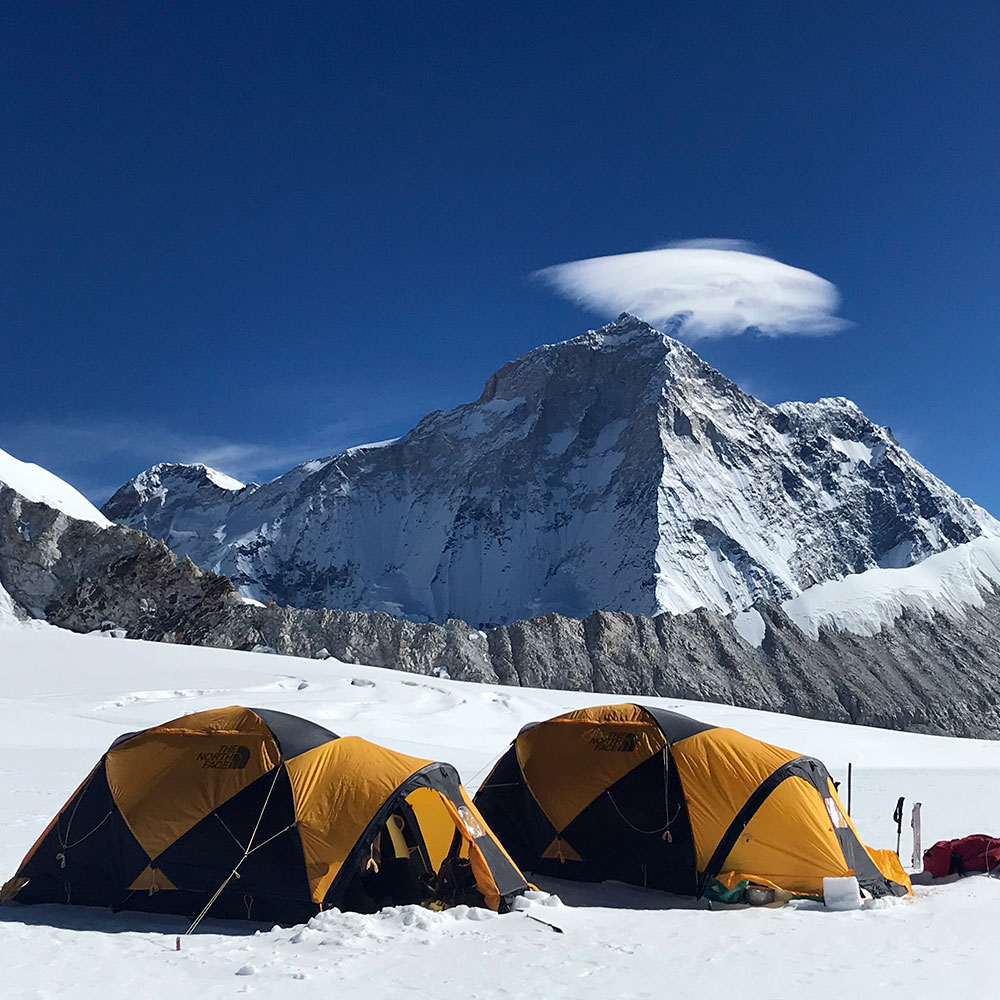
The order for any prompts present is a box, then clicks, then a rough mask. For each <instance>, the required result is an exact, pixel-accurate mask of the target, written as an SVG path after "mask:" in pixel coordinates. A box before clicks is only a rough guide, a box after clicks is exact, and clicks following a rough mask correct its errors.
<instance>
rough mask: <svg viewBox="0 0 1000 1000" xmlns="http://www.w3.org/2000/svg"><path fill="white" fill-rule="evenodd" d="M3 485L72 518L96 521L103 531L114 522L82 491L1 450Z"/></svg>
mask: <svg viewBox="0 0 1000 1000" xmlns="http://www.w3.org/2000/svg"><path fill="white" fill-rule="evenodd" d="M0 486H9V487H10V488H11V489H12V490H14V491H15V492H16V493H20V494H21V496H23V497H24V498H25V499H26V500H32V501H34V502H35V503H44V504H48V505H49V506H50V507H54V508H55V509H56V510H61V511H62V512H63V513H64V514H68V515H69V516H70V517H75V518H78V519H80V520H82V521H93V522H94V524H97V525H99V526H100V527H102V528H106V527H108V526H109V525H110V524H111V522H110V521H109V520H108V519H107V518H106V517H105V516H104V515H103V514H102V513H101V512H100V511H99V510H98V509H97V508H96V507H95V506H94V505H93V504H92V503H91V502H90V501H89V500H88V499H87V498H86V497H85V496H84V495H83V494H82V493H80V492H78V491H77V490H75V489H74V488H73V487H72V486H70V485H69V483H66V482H63V480H61V479H60V478H59V477H58V476H54V475H53V474H52V473H51V472H49V471H48V470H47V469H43V468H42V467H41V466H40V465H32V464H30V463H28V462H21V461H18V459H16V458H14V456H13V455H8V454H7V452H5V451H0Z"/></svg>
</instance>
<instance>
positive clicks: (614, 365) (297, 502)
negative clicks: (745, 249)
mask: <svg viewBox="0 0 1000 1000" xmlns="http://www.w3.org/2000/svg"><path fill="white" fill-rule="evenodd" d="M181 483H183V488H181V485H180V484H181ZM105 513H106V514H107V515H108V516H109V517H113V518H115V519H117V520H122V521H124V522H125V523H127V524H129V525H131V526H134V527H141V528H143V529H144V530H146V531H148V532H150V533H151V534H153V535H154V536H156V537H159V538H162V539H164V540H165V541H167V543H168V544H169V545H170V546H171V547H172V548H174V549H175V550H177V551H178V552H180V553H181V554H189V555H191V557H192V558H193V559H194V560H195V562H196V563H198V564H199V565H202V566H204V567H206V568H209V569H213V570H216V571H219V572H224V573H226V574H227V575H229V576H230V577H231V578H232V579H233V580H234V581H235V582H236V583H237V585H238V586H239V587H240V588H241V590H242V591H243V593H244V594H246V595H247V596H250V597H254V598H256V599H259V600H267V599H271V598H273V599H275V600H277V601H278V602H279V603H285V604H291V605H296V606H300V607H302V606H304V607H341V608H345V609H349V610H359V611H361V610H363V611H373V610H383V611H388V612H389V613H391V614H394V615H397V616H402V617H406V618H411V619H413V620H433V621H445V620H446V619H448V618H451V617H454V618H462V619H464V620H466V621H470V622H472V623H475V624H488V623H497V622H505V621H513V620H517V619H521V618H530V617H532V616H534V615H537V614H542V613H546V612H559V613H561V614H564V615H570V616H575V617H585V616H586V615H587V614H589V613H590V612H591V611H593V610H594V609H601V610H612V611H628V612H633V613H640V614H655V613H659V612H662V611H670V612H674V613H681V612H686V611H689V610H692V609H695V608H699V607H709V608H715V609H718V610H721V611H723V612H726V613H729V612H732V611H742V610H743V609H746V608H749V607H751V606H752V605H753V604H754V603H755V602H756V601H759V600H777V601H782V600H787V599H789V598H791V597H794V596H795V595H797V594H799V593H801V592H802V591H803V590H805V589H806V588H808V587H810V586H812V585H813V584H815V583H818V582H822V581H826V580H835V579H839V578H842V577H844V576H847V575H850V574H854V573H859V572H862V571H864V570H865V569H869V568H873V567H879V566H882V567H891V566H907V565H912V564H913V563H916V562H919V561H920V560H921V559H923V558H925V557H926V556H927V555H929V554H931V553H934V552H938V551H942V550H943V549H946V548H948V547H950V546H953V545H957V544H960V543H962V542H964V541H968V540H970V539H972V538H975V537H977V536H978V535H979V534H980V533H981V531H982V530H983V529H982V527H981V521H980V515H979V514H978V513H977V510H976V508H975V505H974V504H972V503H971V502H970V501H966V500H963V499H962V498H960V497H958V496H957V495H956V494H955V493H954V492H953V491H952V490H950V489H949V488H948V487H947V486H945V484H943V483H941V482H940V481H939V480H937V479H936V478H935V477H934V476H932V475H931V474H930V473H929V472H928V471H927V470H926V469H924V468H923V467H922V466H920V465H919V463H917V462H916V461H915V460H914V459H913V458H912V457H911V456H909V455H908V454H907V453H906V452H905V450H904V449H902V448H901V447H899V446H898V445H897V444H896V443H895V441H894V440H893V439H892V437H891V435H890V434H889V432H888V431H887V430H885V429H883V428H880V427H878V426H877V425H875V424H874V423H872V422H871V421H869V420H868V419H867V418H866V417H865V416H864V414H863V413H862V412H861V411H860V409H858V407H857V406H855V405H854V404H853V403H851V402H850V401H848V400H845V399H823V400H819V401H817V402H815V403H786V404H783V405H781V406H778V407H773V408H772V407H769V406H767V405H766V404H765V403H763V402H761V401H760V400H758V399H755V398H754V397H753V396H751V395H749V394H747V393H745V392H743V391H742V390H741V389H740V388H739V387H738V386H737V385H736V384H735V383H733V382H731V381H730V380H729V379H727V378H726V377H725V376H724V375H722V374H721V373H720V372H718V371H716V370H715V369H714V368H712V367H711V366H710V365H708V364H707V363H706V362H704V361H703V360H702V359H701V358H700V357H699V356H698V355H697V354H696V353H695V352H694V351H692V350H690V349H689V348H688V347H686V346H684V345H683V344H682V343H680V342H679V341H678V340H676V339H674V338H672V337H670V336H669V335H667V334H666V333H663V332H661V331H658V330H655V329H654V328H653V327H651V326H650V325H649V324H647V323H644V322H643V321H642V320H639V319H637V318H636V317H634V316H631V315H628V314H623V315H621V316H619V317H618V319H616V320H615V321H613V322H612V323H609V324H607V325H606V326H604V327H601V328H600V329H597V330H592V331H588V332H587V333H585V334H583V335H582V336H580V337H576V338H573V339H571V340H566V341H563V342H561V343H556V344H550V345H546V346H543V347H539V348H536V349H535V350H533V351H530V352H529V353H528V354H526V355H524V356H523V357H521V358H519V359H517V360H515V361H512V362H510V363H509V364H507V365H504V366H503V367H502V368H501V369H500V370H499V371H498V372H496V373H495V374H494V375H493V376H491V378H490V379H489V380H488V381H487V383H486V386H485V389H484V391H483V394H482V395H481V396H480V398H479V399H478V400H476V401H475V402H471V403H466V404H463V405H461V406H458V407H456V408H455V409H453V410H450V411H435V412H434V413H431V414H428V415H427V416H426V417H424V418H423V419H422V420H421V421H420V422H419V423H418V424H417V426H416V427H414V428H413V430H411V431H410V432H409V433H408V434H406V435H404V436H403V437H402V438H400V439H398V440H396V441H393V442H390V443H387V444H386V445H384V446H381V447H374V448H366V449H352V450H350V451H349V452H346V453H345V454H343V455H340V456H337V457H335V458H332V459H328V460H324V461H322V462H315V463H307V464H306V465H304V466H300V467H298V468H297V469H295V470H292V472H290V473H288V474H287V475H286V476H282V477H279V478H278V479H276V480H273V481H272V482H270V483H268V484H266V485H265V486H263V487H260V488H259V489H258V488H246V489H226V488H222V487H220V486H219V485H218V484H217V483H215V482H213V481H212V479H211V477H210V476H209V474H208V472H207V471H205V470H204V469H203V468H201V469H198V468H197V467H190V466H185V467H180V468H178V467H176V466H159V467H154V469H152V470H149V472H148V473H145V474H143V476H140V477H137V480H135V481H133V483H131V484H127V485H126V487H123V489H122V490H120V491H119V492H118V494H116V495H115V497H113V498H112V500H111V501H109V503H108V505H106V507H105Z"/></svg>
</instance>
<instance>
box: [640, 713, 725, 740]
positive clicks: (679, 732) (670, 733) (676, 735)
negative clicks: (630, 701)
mask: <svg viewBox="0 0 1000 1000" xmlns="http://www.w3.org/2000/svg"><path fill="white" fill-rule="evenodd" d="M639 708H641V709H642V710H643V711H644V712H646V713H647V714H649V715H651V716H652V717H653V719H655V720H656V724H657V725H658V726H659V727H660V730H661V731H662V733H663V735H664V736H666V738H667V742H668V743H677V742H678V741H679V740H686V739H687V738H688V737H689V736H697V735H698V733H704V732H705V731H706V730H709V729H716V728H718V727H717V726H710V725H709V724H708V723H707V722H699V721H698V720H697V719H692V718H690V717H689V716H687V715H681V714H680V712H671V711H669V710H667V709H665V708H651V707H650V706H649V705H639Z"/></svg>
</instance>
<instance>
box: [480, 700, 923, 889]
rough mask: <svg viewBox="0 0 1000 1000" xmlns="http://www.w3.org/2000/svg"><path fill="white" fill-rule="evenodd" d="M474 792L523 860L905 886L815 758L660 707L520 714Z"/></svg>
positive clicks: (699, 883) (662, 877) (785, 883)
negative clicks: (525, 720)
mask: <svg viewBox="0 0 1000 1000" xmlns="http://www.w3.org/2000/svg"><path fill="white" fill-rule="evenodd" d="M475 801H476V805H477V806H478V808H479V811H480V812H481V813H482V815H483V816H484V817H485V819H486V821H487V822H488V823H489V824H490V826H491V827H492V829H494V830H495V831H496V833H497V836H498V837H500V838H501V839H502V841H503V843H504V844H505V846H506V847H507V849H508V850H509V851H510V853H511V856H512V857H513V859H514V860H515V861H516V862H517V863H518V864H519V865H520V866H521V867H522V868H523V869H524V870H525V871H529V872H537V873H539V874H548V875H553V876H557V877H560V878H568V879H581V880H605V879H616V880H619V881H622V882H628V883H632V884H635V885H643V886H650V887H655V888H660V889H666V890H669V891H671V892H674V893H679V894H683V895H691V896H702V895H705V894H706V893H707V894H708V895H709V896H712V895H716V894H717V895H718V898H724V896H725V893H726V892H727V891H728V890H732V889H734V888H735V887H736V886H738V885H739V884H740V883H741V882H742V881H743V880H747V881H749V882H751V883H754V884H757V885H764V886H770V887H772V888H775V889H780V890H782V891H785V892H789V893H798V894H803V895H814V896H821V895H822V892H823V878H824V877H845V876H849V875H856V876H857V879H858V882H859V884H860V886H861V888H862V889H864V890H867V892H868V893H870V894H871V895H872V896H876V897H877V896H884V895H889V894H892V895H905V894H906V893H907V892H909V891H911V889H910V881H909V878H908V877H907V875H906V873H905V872H904V871H903V868H902V866H901V865H900V863H899V859H898V858H897V857H896V855H895V854H894V853H893V852H892V851H874V850H871V849H869V848H867V847H865V846H864V844H863V843H862V841H861V839H860V837H859V836H858V832H857V830H856V829H855V828H854V824H853V823H852V822H851V818H850V817H849V816H848V815H847V813H846V811H845V810H844V807H843V806H842V805H841V803H840V799H839V798H838V796H837V790H836V787H835V786H834V783H833V781H832V779H831V778H830V775H829V773H828V772H827V770H826V768H825V767H824V766H823V764H822V763H821V762H820V761H818V760H815V759H814V758H812V757H804V756H802V755H800V754H797V753H794V752H792V751H790V750H783V749H781V748H780V747H775V746H771V745H770V744H768V743H762V742H760V741H759V740H755V739H752V738H751V737H749V736H745V735H744V734H743V733H740V732H736V731H735V730H733V729H725V728H720V727H715V726H709V725H706V724H704V723H701V722H697V721H695V720H694V719H690V718H687V717H686V716H683V715H679V714H677V713H675V712H668V711H664V710H662V709H658V708H648V707H643V706H640V705H633V704H625V705H603V706H600V707H596V708H585V709H581V710H579V711H576V712H569V713H568V714H566V715H560V716H558V717H557V718H554V719H549V720H548V721H547V722H541V723H538V724H536V725H532V726H527V727H525V728H524V729H523V730H522V731H521V733H520V735H519V736H518V737H517V739H516V740H515V741H514V742H513V744H511V747H510V749H509V750H508V751H507V752H506V753H505V754H504V756H503V757H501V758H500V760H499V762H498V763H497V765H496V766H495V767H494V769H493V771H492V772H491V774H490V775H489V777H488V778H487V779H486V781H485V782H484V783H483V785H482V787H481V788H480V790H479V792H478V794H477V795H476V800H475Z"/></svg>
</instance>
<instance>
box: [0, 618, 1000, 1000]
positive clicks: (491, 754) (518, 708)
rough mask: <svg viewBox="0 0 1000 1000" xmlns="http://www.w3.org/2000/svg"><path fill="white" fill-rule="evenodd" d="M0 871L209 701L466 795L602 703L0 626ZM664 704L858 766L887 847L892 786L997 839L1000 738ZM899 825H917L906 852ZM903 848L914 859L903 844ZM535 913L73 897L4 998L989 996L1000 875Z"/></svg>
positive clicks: (592, 901)
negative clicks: (321, 737)
mask: <svg viewBox="0 0 1000 1000" xmlns="http://www.w3.org/2000/svg"><path fill="white" fill-rule="evenodd" d="M0 666H2V667H3V675H4V690H3V696H2V697H0V874H2V876H3V877H6V876H7V875H9V874H10V873H12V872H13V871H14V869H15V868H16V866H17V864H18V863H19V861H20V859H21V856H22V855H23V854H24V852H25V851H27V849H28V848H29V847H30V846H31V844H32V842H33V841H34V839H35V837H36V836H37V835H38V833H39V832H40V831H41V830H42V828H43V827H44V826H45V824H46V823H47V822H48V820H49V819H50V818H51V817H52V815H54V813H55V812H56V811H57V810H58V808H59V807H60V806H61V804H62V803H63V801H65V799H66V797H67V796H68V795H69V794H70V792H71V791H72V790H73V788H74V787H75V786H76V785H77V783H78V782H79V780H80V779H81V778H82V776H83V775H84V774H85V772H86V771H87V770H88V768H89V767H90V766H91V764H92V763H93V761H94V760H95V759H96V758H97V757H98V756H99V755H100V754H101V753H102V752H103V750H104V749H106V747H107V746H108V744H109V743H110V742H111V741H112V739H113V738H114V737H115V736H117V735H118V734H119V733H122V732H125V731H129V730H134V729H136V728H139V727H142V726H147V725H150V724H152V723H155V722H159V721H163V720H165V719H168V718H171V717H174V716H177V715H180V714H183V713H186V712H191V711H197V710H199V709H202V708H207V707H209V706H212V705H219V704H229V703H233V702H239V703H243V704H250V705H258V706H261V707H271V708H277V709H281V710H283V711H290V712H295V713H298V714H301V715H304V716H306V717H308V718H311V719H314V720H316V721H317V722H320V723H322V724H323V725H326V726H328V727H330V728H332V729H333V730H334V731H335V732H339V733H344V734H348V733H356V734H358V735H362V736H365V737H367V738H369V739H373V740H377V741H379V742H382V743H385V744H387V745H389V746H392V747H395V748H396V749H399V750H402V751H405V752H408V753H414V754H420V755H424V756H429V757H439V758H443V759H446V760H449V761H451V762H452V763H454V764H455V765H456V766H458V768H459V769H460V771H461V772H462V774H463V777H464V779H465V781H466V783H467V784H468V785H469V786H472V787H474V786H475V785H476V784H478V782H479V781H480V780H482V777H483V776H484V774H485V773H486V771H487V769H488V768H489V766H490V764H491V762H492V760H493V759H494V758H495V757H496V756H497V755H498V754H499V753H501V752H502V751H503V750H504V749H505V747H506V746H507V744H508V742H509V740H510V739H512V738H513V736H514V735H515V734H516V732H517V730H518V729H519V728H520V726H521V725H523V724H524V723H525V722H528V721H531V720H533V719H539V718H545V717H548V716H550V715H553V714H555V713H558V712H560V711H564V710H567V709H570V708H573V707H578V706H581V705H585V704H596V703H600V702H601V701H606V700H608V699H607V696H600V695H590V694H579V693H574V694H568V693H564V692H558V691H537V690H531V689H521V688H500V687H490V686H487V685H479V684H474V685H469V684H462V683H459V682H453V681H447V680H441V679H437V678H424V677H419V676H413V675H404V674H400V673H398V672H394V671H388V670H379V669H376V668H372V667H364V666H358V665H353V664H342V663H338V662H337V661H334V660H327V661H323V662H319V661H308V660H302V659H292V658H285V657H276V656H268V655H262V654H252V653H237V652H231V651H222V650H212V649H201V648H193V647H179V646H171V645H168V644H150V643H141V642H133V641H130V640H122V639H108V638H103V637H100V636H98V635H85V636H81V635H74V634H72V633H68V632H64V631H62V630H59V629H55V628H52V627H44V628H40V629H36V630H26V629H21V628H8V629H3V630H0ZM660 703H661V704H663V705H664V706H666V707H669V708H672V709H675V710H679V711H684V712H688V713H689V714H691V715H694V716H695V717H698V718H702V719H705V720H706V721H709V722H715V723H719V724H725V725H733V726H737V727H739V728H742V729H744V730H745V731H747V732H749V733H751V734H753V735H754V736H758V737H761V738H763V739H766V740H769V741H771V742H775V743H779V744H783V745H785V746H789V747H793V748H795V749H797V750H800V751H801V752H803V753H808V754H813V755H816V756H819V757H821V758H822V759H824V760H825V762H826V763H827V765H828V766H829V767H830V769H831V771H832V772H833V773H834V776H835V777H836V778H842V777H843V776H844V771H845V766H846V763H847V761H849V760H850V761H853V763H854V775H855V781H854V809H853V813H854V817H855V819H856V821H857V823H858V824H859V826H860V829H861V831H862V833H863V834H864V836H865V837H866V839H867V840H868V841H869V842H870V843H872V844H873V845H875V846H889V845H892V844H894V838H895V828H894V825H893V824H892V822H891V820H890V815H891V812H892V808H893V805H894V803H895V799H896V797H897V796H898V795H900V794H903V795H906V796H907V799H908V802H909V801H911V800H914V799H919V800H922V801H923V803H924V832H925V842H930V841H932V840H934V839H938V838H942V837H946V836H947V837H950V836H955V835H959V834H962V833H968V832H973V831H978V830H985V831H993V832H1000V831H998V828H1000V808H998V807H997V806H996V804H995V789H996V787H997V780H998V778H1000V743H994V742H988V741H963V740H957V739H945V738H938V737H929V736H918V735H912V734H905V733H896V732H886V731H881V730H875V729H862V728H854V727H849V726H842V725H838V724H834V723H822V722H814V721H808V720H804V719H799V718H794V717H790V716H778V715H769V714H767V713H763V712H755V711H750V710H744V709H737V708H732V707H727V706H720V705H712V704H696V703H685V702H680V701H674V700H661V702H660ZM905 845H906V839H905V838H904V846H905ZM905 856H906V852H905V851H904V857H905ZM545 888H547V889H548V890H549V891H554V892H556V893H557V894H558V895H559V896H561V897H562V899H563V900H564V901H565V903H566V904H567V905H565V906H561V905H559V901H558V899H555V898H553V897H550V896H545V895H541V896H539V897H537V898H535V899H533V900H532V901H530V903H529V906H530V909H529V910H528V912H530V913H531V914H533V915H536V916H538V917H540V918H541V919H544V920H548V921H549V922H551V923H554V924H557V925H558V926H560V927H562V928H563V929H564V930H565V933H564V934H562V935H557V934H555V933H553V932H552V931H551V930H549V929H547V928H546V927H544V926H542V925H540V924H538V923H536V922H534V921H531V920H528V919H526V918H525V916H524V914H523V913H522V912H516V913H512V914H508V915H505V916H502V917H496V916H493V915H490V914H484V913H482V912H478V911H467V910H464V909H462V908H460V909H458V910H457V911H451V912H446V913H443V914H433V913H429V912H427V911H423V910H420V909H419V908H414V907H404V908H398V909H391V910H387V911H383V913H381V914H376V915H372V916H360V915H356V914H339V913H336V912H330V913H327V914H324V915H322V916H321V917H318V918H316V919H315V920H313V921H312V922H311V923H310V924H309V925H308V926H304V927H298V928H283V929H269V928H259V929H256V930H259V932H258V933H255V928H253V927H247V926H244V925H240V924H235V923H233V924H227V923H225V922H221V921H211V920H208V921H206V922H205V924H204V925H203V930H199V932H198V933H197V934H196V935H194V936H192V937H190V938H186V939H184V942H183V945H182V949H181V951H180V952H177V951H175V950H174V940H175V935H177V934H178V933H181V932H182V931H183V930H184V926H185V922H184V921H183V920H182V919H181V918H173V917H152V916H146V915H140V914H130V913H121V914H118V915H112V914H110V913H107V912H105V911H102V910H91V909H87V908H76V907H58V906H35V907H29V906H21V905H17V904H13V905H10V906H4V907H0V964H2V968H3V970H4V971H3V981H2V986H0V995H2V996H3V997H4V998H5V1000H6V998H8V997H9V998H18V1000H20V998H28V997H45V998H53V997H63V996H70V995H72V996H74V997H77V998H80V1000H98V998H101V1000H114V998H135V997H143V998H148V1000H176V998H177V997H178V996H192V995H197V996H198V997H199V998H202V1000H214V998H217V997H230V996H233V995H236V994H243V993H255V994H257V995H258V996H263V997H281V998H284V997H297V996H303V997H305V996H313V995H319V994H320V992H321V991H322V992H323V993H327V992H329V993H331V995H334V994H335V995H342V996H355V997H361V998H368V997H372V998H374V997H388V996H418V997H419V996H438V997H462V998H472V997H478V998H480V1000H497V998H501V997H505V998H506V997H529V998H533V997H537V998H560V997H566V998H578V997H583V996H615V997H637V998H638V997H649V998H653V997H656V998H659V997H662V996H663V995H664V989H665V983H668V984H669V993H670V995H671V996H672V997H678V998H687V997H691V998H694V997H697V998H700V1000H704V998H705V997H706V996H723V995H725V996H737V995H742V996H768V997H800V996H802V995H806V994H808V995H809V996H813V997H818V998H826V997H830V998H832V997H842V996H844V995H845V994H846V992H847V991H848V990H849V989H852V988H858V989H863V990H864V991H866V992H869V991H870V992H873V993H875V994H876V995H878V996H885V997H890V998H895V997H906V998H908V1000H914V998H920V997H938V996H942V995H953V996H958V997H973V996H976V997H982V996H988V995H992V993H993V990H994V982H995V971H994V963H993V961H992V947H991V946H992V941H993V933H992V928H993V927H994V926H995V924H996V922H997V920H1000V882H997V881H994V880H991V879H986V878H972V879H967V880H964V881H962V882H959V883H956V884H954V885H949V886H944V887H939V888H935V889H933V890H931V889H920V888H918V890H917V895H916V898H915V899H913V900H910V901H903V902H899V903H895V904H890V905H888V906H886V908H884V909H883V908H879V909H874V910H871V911H865V912H854V913H825V912H815V911H810V910H804V909H794V908H791V907H786V908H784V909H779V910H752V909H747V910H737V911H726V912H707V911H703V910H691V909H684V908H679V909H677V908H669V906H670V904H671V902H676V901H672V900H671V898H670V897H668V896H666V895H664V894H662V893H657V892H651V891H643V890H640V889H634V888H629V887H623V886H596V887H595V886H591V887H587V886H580V885H576V884H573V883H557V882H550V883H547V884H546V886H545Z"/></svg>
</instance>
